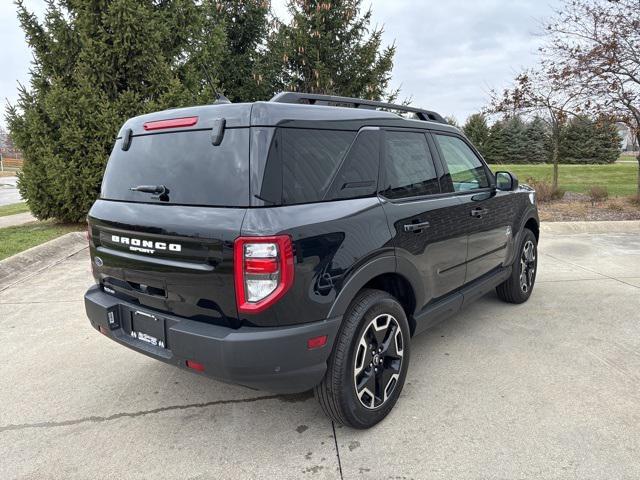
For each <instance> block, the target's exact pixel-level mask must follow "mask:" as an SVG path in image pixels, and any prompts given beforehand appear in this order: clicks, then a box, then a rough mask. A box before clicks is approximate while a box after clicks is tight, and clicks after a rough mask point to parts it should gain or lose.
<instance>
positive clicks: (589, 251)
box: [0, 228, 640, 479]
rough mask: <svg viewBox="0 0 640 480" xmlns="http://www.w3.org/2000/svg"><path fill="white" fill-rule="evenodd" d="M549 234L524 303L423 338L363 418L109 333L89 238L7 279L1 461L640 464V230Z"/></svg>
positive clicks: (545, 473)
mask: <svg viewBox="0 0 640 480" xmlns="http://www.w3.org/2000/svg"><path fill="white" fill-rule="evenodd" d="M605 230H606V228H605ZM543 235H544V236H543V240H542V244H541V247H540V256H541V264H540V269H539V277H538V284H537V287H536V290H535V291H534V294H533V296H532V298H531V299H530V301H529V302H528V303H527V304H525V305H521V306H510V305H506V304H503V303H501V302H500V301H499V300H498V299H497V297H496V296H495V295H489V296H487V297H485V298H483V299H481V300H480V301H478V302H477V303H476V304H474V305H473V306H471V307H470V308H469V309H467V310H466V311H465V312H463V313H461V314H459V315H458V316H457V317H455V318H452V319H450V320H449V321H447V322H445V323H443V324H441V325H439V326H437V327H435V328H434V329H433V330H431V331H430V332H428V333H426V334H424V335H422V336H419V337H416V338H415V339H414V340H413V343H412V358H411V368H410V371H409V376H408V378H407V384H406V386H405V388H404V391H403V393H402V397H401V398H400V401H399V403H398V404H397V405H396V408H395V409H394V411H393V412H392V414H391V415H390V416H389V417H388V418H387V419H386V420H385V421H384V422H383V423H381V424H380V425H378V426H377V427H375V428H373V429H371V430H369V431H354V430H351V429H349V428H341V427H338V426H335V427H334V426H333V425H332V424H331V422H330V421H329V420H327V419H326V418H325V417H324V416H323V414H322V412H321V411H320V409H319V407H318V406H317V405H316V402H315V399H313V398H312V397H311V395H310V394H302V395H296V396H274V395H270V394H268V393H264V392H257V391H252V390H248V389H246V388H243V387H238V386H230V385H224V384H221V383H219V382H216V381H214V380H210V379H207V378H205V377H202V376H198V375H196V374H192V373H190V372H186V371H181V370H178V369H175V368H173V367H171V366H168V365H164V364H162V363H160V362H156V361H154V360H152V359H149V358H147V357H145V356H143V355H139V354H137V353H134V352H132V351H130V350H128V349H125V348H123V347H121V346H120V345H117V344H115V343H113V342H111V341H109V340H107V339H105V338H104V337H102V336H101V335H100V334H98V333H97V332H96V331H95V330H93V329H92V328H91V327H90V326H89V322H88V320H86V318H85V315H84V310H83V303H82V294H83V292H84V290H85V288H86V287H87V286H88V284H90V283H91V277H90V273H89V265H88V260H87V252H86V250H84V251H82V252H80V253H78V254H76V255H74V256H72V257H70V258H68V259H67V260H65V261H64V262H62V263H59V264H57V265H55V266H54V267H52V268H50V269H48V270H47V271H44V272H42V273H40V274H38V275H35V276H32V277H30V278H28V279H26V280H24V281H22V282H21V283H19V284H17V285H15V286H13V287H10V288H8V289H6V290H4V291H2V292H0V384H1V386H2V388H1V389H0V405H1V406H2V408H0V452H1V453H0V477H1V478H3V479H9V478H34V479H43V478H114V479H126V478H176V479H186V478H191V479H244V478H278V479H289V478H291V479H298V478H326V479H334V478H345V479H357V478H376V479H378V478H385V479H387V478H389V479H410V478H416V479H423V478H427V479H431V478H447V479H477V478H509V479H512V478H570V479H578V478H579V479H585V478H588V479H612V478H615V479H637V478H640V461H639V458H640V234H595V235H586V234H570V235H555V234H551V233H545V234H543Z"/></svg>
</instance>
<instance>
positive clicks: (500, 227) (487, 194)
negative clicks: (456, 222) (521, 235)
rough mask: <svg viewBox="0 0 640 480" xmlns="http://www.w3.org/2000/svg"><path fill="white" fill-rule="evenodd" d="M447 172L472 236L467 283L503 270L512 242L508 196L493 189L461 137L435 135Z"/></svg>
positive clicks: (485, 170) (447, 185)
mask: <svg viewBox="0 0 640 480" xmlns="http://www.w3.org/2000/svg"><path fill="white" fill-rule="evenodd" d="M433 138H434V140H435V144H436V146H437V151H438V153H439V156H440V159H441V160H442V163H443V166H444V168H445V170H446V173H447V175H445V185H444V187H443V188H445V189H446V190H448V191H453V192H454V193H455V194H456V197H457V198H458V199H459V201H460V202H461V205H460V208H461V215H460V221H461V222H463V223H464V224H466V225H467V230H468V233H469V238H468V247H467V258H466V264H467V268H466V276H465V283H468V282H471V281H472V280H475V279H476V278H478V277H480V276H482V275H484V274H486V273H488V272H490V271H492V270H494V269H495V268H497V267H499V266H501V265H502V264H503V263H504V261H505V258H506V256H507V252H508V247H509V245H510V244H511V243H512V242H513V232H512V229H511V220H512V218H511V217H512V216H513V212H512V208H511V207H510V205H511V203H510V202H509V199H508V193H507V192H499V191H496V190H495V188H491V184H492V183H493V182H492V180H493V179H492V174H491V172H490V171H489V169H488V167H487V166H486V164H485V163H484V161H483V160H482V159H481V158H480V157H479V156H478V155H477V154H476V153H475V152H474V150H473V149H472V148H471V147H470V146H469V145H468V144H467V142H466V141H465V140H464V139H463V138H462V137H460V136H457V135H453V134H443V133H436V132H433Z"/></svg>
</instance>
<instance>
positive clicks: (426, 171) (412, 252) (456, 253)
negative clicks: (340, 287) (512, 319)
mask: <svg viewBox="0 0 640 480" xmlns="http://www.w3.org/2000/svg"><path fill="white" fill-rule="evenodd" d="M429 143H430V139H429V137H428V135H426V134H425V133H424V132H416V131H409V130H385V131H384V137H383V162H382V165H383V169H382V177H381V180H380V185H381V191H380V196H381V198H382V199H383V200H384V204H383V206H384V209H385V213H386V215H387V218H388V221H389V227H390V229H391V234H392V236H393V242H394V245H395V248H396V255H397V257H398V262H399V270H402V269H403V268H404V267H403V265H406V268H408V269H411V268H415V269H416V271H417V275H418V277H419V282H421V283H422V289H421V291H419V292H416V301H417V305H416V309H417V310H418V311H419V310H421V309H422V308H423V307H424V306H425V305H427V304H428V303H429V302H431V301H432V300H433V299H436V298H438V297H442V296H443V295H445V294H447V293H449V292H451V291H452V290H455V289H456V288H459V287H460V286H462V284H463V283H464V279H465V260H466V253H467V232H466V231H464V230H463V229H461V228H460V226H459V225H458V224H457V223H456V222H455V221H453V220H454V218H455V214H456V210H457V208H458V207H459V205H460V201H459V199H458V198H457V197H455V196H451V195H443V194H442V189H441V186H440V183H441V181H442V179H443V175H444V172H443V171H442V169H441V167H440V166H439V165H437V164H435V163H434V160H433V156H432V154H431V150H432V148H434V147H433V146H432V147H431V148H430V145H429Z"/></svg>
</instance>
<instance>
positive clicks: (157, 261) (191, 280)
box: [89, 128, 249, 326]
mask: <svg viewBox="0 0 640 480" xmlns="http://www.w3.org/2000/svg"><path fill="white" fill-rule="evenodd" d="M123 147H126V145H125V142H124V140H123V138H119V139H118V140H117V141H116V145H115V147H114V149H113V152H112V154H111V157H110V159H109V162H108V165H107V168H106V171H105V174H104V180H103V183H102V190H101V198H100V199H99V200H98V201H97V202H96V203H95V204H94V206H93V207H92V209H91V211H90V212H89V225H90V232H91V236H92V238H91V254H92V259H93V262H92V265H93V269H94V275H95V276H96V278H97V280H98V281H99V282H100V283H101V284H102V285H103V287H104V288H105V291H108V292H109V293H112V294H115V295H118V296H120V297H121V298H123V299H125V300H128V301H131V302H133V303H137V304H139V305H141V306H144V307H149V308H153V309H156V310H160V311H164V312H169V313H173V314H176V315H180V316H183V317H187V318H192V319H195V320H200V321H204V322H208V323H214V324H221V325H228V326H234V325H235V324H236V322H237V311H236V304H235V290H234V281H233V241H234V239H235V238H236V237H238V236H239V235H240V231H241V227H242V221H243V218H244V215H245V213H246V206H247V205H248V204H249V171H248V169H249V128H230V129H227V131H226V132H225V133H224V137H223V140H222V142H221V143H220V144H219V145H217V146H216V145H213V143H212V131H211V129H192V130H180V131H173V130H171V131H168V132H160V133H157V132H154V133H142V134H139V135H133V136H132V138H131V142H130V145H129V146H128V148H123ZM141 187H144V188H141ZM147 187H153V188H155V187H162V189H158V191H157V192H155V193H154V192H152V191H150V190H153V188H151V189H150V188H147ZM132 189H133V190H132ZM136 189H137V190H136ZM161 190H163V193H161V194H160V193H158V192H160V191H161Z"/></svg>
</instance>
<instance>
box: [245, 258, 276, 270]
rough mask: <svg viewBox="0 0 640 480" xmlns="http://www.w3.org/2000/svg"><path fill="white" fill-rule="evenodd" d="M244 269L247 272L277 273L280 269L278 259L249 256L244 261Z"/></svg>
mask: <svg viewBox="0 0 640 480" xmlns="http://www.w3.org/2000/svg"><path fill="white" fill-rule="evenodd" d="M244 271H245V272H247V273H276V272H277V271H278V259H276V258H247V259H245V261H244Z"/></svg>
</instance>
